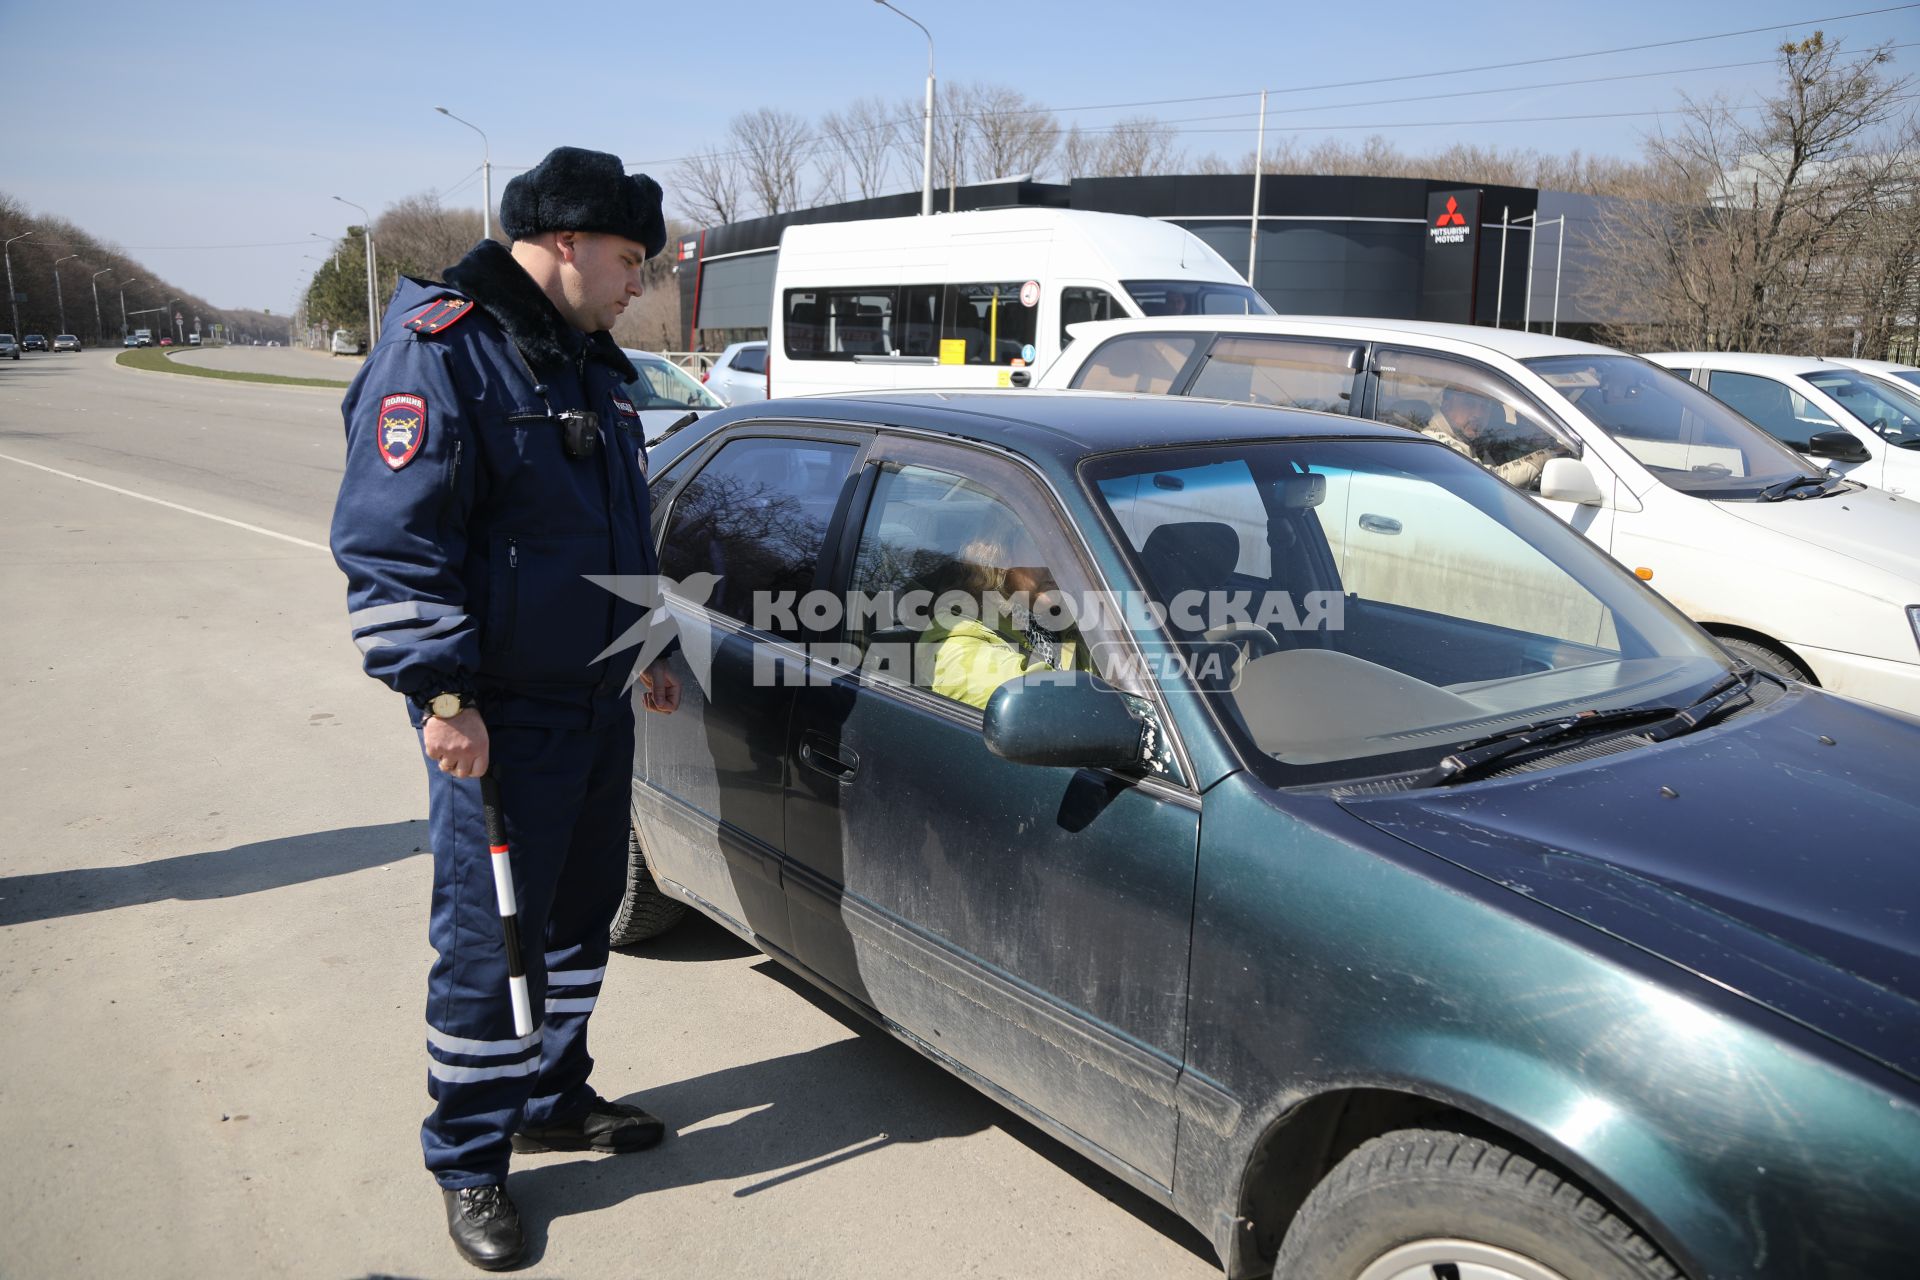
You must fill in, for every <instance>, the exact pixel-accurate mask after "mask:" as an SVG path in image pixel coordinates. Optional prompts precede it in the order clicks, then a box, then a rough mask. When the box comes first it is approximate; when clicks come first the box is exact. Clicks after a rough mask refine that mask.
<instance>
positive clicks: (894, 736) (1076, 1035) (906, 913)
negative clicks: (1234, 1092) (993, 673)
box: [787, 437, 1200, 1186]
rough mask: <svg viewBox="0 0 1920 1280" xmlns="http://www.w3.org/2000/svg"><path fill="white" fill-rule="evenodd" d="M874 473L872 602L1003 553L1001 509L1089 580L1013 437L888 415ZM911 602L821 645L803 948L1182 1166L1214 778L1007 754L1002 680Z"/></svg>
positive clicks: (1081, 1118)
mask: <svg viewBox="0 0 1920 1280" xmlns="http://www.w3.org/2000/svg"><path fill="white" fill-rule="evenodd" d="M860 491H861V494H862V497H861V498H860V499H859V500H858V501H857V502H856V504H855V506H856V509H857V510H859V511H860V512H861V514H860V516H859V518H858V520H857V522H856V521H855V520H854V519H852V518H850V520H849V523H848V527H847V533H846V536H845V539H844V541H843V546H842V550H841V555H840V560H841V563H842V564H843V565H844V566H845V570H844V577H845V579H846V581H847V585H848V587H849V590H850V593H851V594H850V599H851V600H852V601H853V602H855V603H856V604H858V603H861V602H864V601H871V600H875V599H883V598H886V597H887V596H888V595H891V596H892V597H893V598H895V599H896V600H900V601H904V602H905V603H906V604H908V605H909V606H911V605H912V603H913V601H912V600H911V598H910V593H912V592H915V591H926V592H929V593H931V594H933V595H935V596H940V595H944V594H945V591H946V590H947V588H946V587H943V586H941V584H942V582H945V581H948V579H946V578H944V577H943V575H949V574H952V573H957V572H963V571H968V567H969V566H973V565H975V562H976V561H979V562H985V561H986V560H989V559H991V554H990V553H989V552H985V551H981V550H978V548H979V547H981V546H982V545H983V543H984V541H990V539H983V533H984V531H987V530H990V529H997V530H1000V531H1002V532H1006V531H1008V530H1009V529H1012V530H1013V531H1014V532H1016V533H1017V534H1019V535H1020V536H1023V537H1025V538H1026V539H1027V545H1029V546H1030V547H1033V548H1035V549H1036V554H1037V555H1038V556H1041V557H1044V559H1045V563H1046V565H1047V566H1048V568H1049V569H1050V570H1051V572H1052V573H1053V575H1054V576H1055V577H1056V578H1057V579H1058V582H1059V585H1060V587H1061V589H1062V590H1064V591H1065V592H1066V593H1067V594H1068V595H1069V596H1072V597H1074V598H1084V593H1085V592H1086V591H1087V590H1088V589H1090V588H1091V586H1092V585H1093V582H1094V579H1093V575H1092V573H1091V571H1090V570H1089V569H1088V568H1087V562H1086V560H1085V559H1084V557H1083V555H1082V554H1081V553H1080V551H1079V550H1078V544H1077V542H1076V541H1075V540H1074V539H1072V538H1070V537H1069V536H1068V534H1067V531H1066V529H1065V527H1064V524H1063V522H1062V518H1061V512H1060V508H1059V506H1058V505H1057V504H1056V503H1055V501H1054V500H1053V499H1052V497H1051V496H1050V494H1049V492H1048V490H1047V489H1046V487H1045V486H1043V485H1041V484H1039V483H1038V482H1037V481H1036V480H1035V479H1034V478H1032V476H1031V475H1030V474H1028V473H1027V472H1025V471H1024V470H1023V469H1022V468H1020V467H1018V466H1016V465H1015V464H1013V463H1011V462H1008V461H1006V460H1005V459H1002V458H999V457H996V456H994V455H991V454H988V453H986V452H984V451H976V450H970V449H966V448H963V447H959V446H952V445H945V444H940V443H935V442H929V441H923V440H915V439H908V438H900V437H895V438H892V439H888V438H886V437H882V439H881V441H880V442H879V443H878V444H877V445H876V448H875V450H874V451H873V453H872V455H871V456H870V458H869V460H868V462H867V466H866V473H865V475H864V476H863V477H862V479H861V483H860ZM936 588H939V589H938V590H936ZM906 612H907V613H908V615H909V616H905V617H903V618H901V619H890V618H888V617H885V616H865V617H861V618H858V619H856V620H853V621H850V623H849V625H848V627H847V628H846V630H845V631H844V633H843V639H844V642H845V648H844V651H843V652H842V653H841V654H840V655H839V656H840V659H841V660H840V661H838V662H831V663H821V662H818V661H816V663H815V667H814V673H813V678H812V679H810V681H809V684H808V687H806V688H805V689H802V690H800V691H799V693H798V700H797V703H796V706H795V712H794V717H793V727H792V733H791V739H790V751H791V755H792V757H793V758H794V760H795V762H796V766H795V768H794V770H793V772H792V775H791V781H790V785H789V788H788V792H787V839H788V853H789V856H790V859H791V862H790V880H789V886H788V887H789V907H790V909H791V911H792V913H793V933H794V939H795V946H796V948H797V950H798V954H799V956H800V958H801V961H802V962H803V963H804V964H805V965H806V966H807V967H808V968H810V969H811V970H812V971H813V972H815V973H816V974H818V975H820V977H821V978H822V979H823V980H825V981H827V982H829V983H831V984H832V985H833V986H835V987H837V988H839V989H840V990H841V991H843V992H846V993H848V994H849V995H850V996H851V997H852V998H853V999H855V1000H857V1001H858V1002H860V1003H862V1004H864V1005H866V1006H868V1007H870V1008H872V1009H873V1010H875V1011H877V1012H878V1014H879V1015H880V1016H881V1017H883V1018H885V1019H886V1020H888V1021H889V1022H890V1023H892V1024H894V1025H896V1026H898V1027H899V1028H901V1029H903V1030H904V1031H905V1032H906V1033H907V1034H908V1035H909V1036H911V1037H912V1038H914V1039H915V1040H917V1041H918V1042H919V1043H921V1044H922V1045H924V1046H927V1047H928V1048H930V1049H931V1050H932V1051H934V1052H936V1053H937V1054H940V1055H942V1056H944V1057H946V1058H949V1059H951V1060H952V1061H954V1062H956V1063H958V1064H959V1065H960V1066H961V1067H962V1068H964V1069H965V1070H966V1071H968V1072H971V1073H974V1074H976V1075H977V1076H979V1077H980V1078H983V1079H984V1080H986V1081H987V1082H989V1083H990V1084H992V1085H993V1086H996V1087H997V1088H999V1089H1001V1090H1004V1091H1005V1092H1006V1093H1008V1094H1010V1095H1012V1096H1013V1097H1015V1098H1017V1099H1020V1100H1022V1101H1024V1102H1026V1103H1027V1104H1028V1105H1029V1106H1031V1107H1032V1108H1034V1109H1036V1110H1037V1111H1039V1112H1040V1113H1042V1114H1043V1115H1045V1116H1046V1117H1049V1118H1051V1119H1052V1120H1053V1121H1055V1122H1057V1123H1058V1124H1060V1125H1064V1126H1065V1127H1066V1128H1068V1129H1070V1130H1072V1131H1073V1132H1074V1133H1077V1134H1078V1135H1080V1136H1081V1137H1082V1138H1084V1139H1086V1140H1088V1141H1091V1142H1092V1143H1094V1144H1096V1145H1098V1146H1100V1147H1102V1148H1104V1149H1105V1150H1106V1151H1108V1152H1110V1153H1111V1154H1112V1155H1114V1156H1116V1157H1118V1158H1119V1159H1121V1160H1123V1161H1125V1162H1126V1163H1128V1164H1130V1165H1132V1166H1133V1167H1134V1168H1135V1169H1137V1170H1139V1171H1140V1172H1141V1173H1142V1174H1144V1175H1145V1176H1146V1177H1148V1178H1150V1179H1152V1180H1153V1181H1155V1182H1157V1183H1159V1184H1161V1185H1162V1186H1166V1185H1169V1184H1170V1181H1171V1177H1172V1159H1173V1150H1174V1137H1175V1129H1176V1112H1175V1107H1174V1082H1175V1080H1176V1078H1177V1076H1178V1074H1179V1069H1180V1061H1181V1044H1182V1036H1183V1030H1184V1025H1185V1019H1186V964H1187V952H1188V945H1189V940H1190V920H1191V916H1192V906H1193V883H1194V859H1195V852H1196V847H1197V841H1198V836H1199V808H1200V806H1199V801H1198V798H1197V797H1196V796H1195V795H1193V794H1192V793H1191V792H1190V791H1189V790H1187V789H1186V788H1185V787H1184V786H1182V785H1180V783H1179V781H1178V778H1179V769H1178V767H1177V766H1169V768H1170V770H1171V776H1170V777H1168V778H1161V777H1151V776H1149V777H1140V776H1131V775H1122V774H1118V773H1113V772H1108V771H1102V770H1074V769H1063V768H1043V767H1038V766H1032V765H1021V764H1013V763H1010V762H1008V761H1005V760H1002V759H1000V758H998V757H996V756H994V755H993V754H991V753H990V752H989V751H988V750H987V748H986V746H985V743H984V742H983V740H982V737H981V710H980V706H981V704H984V702H985V699H986V696H987V693H988V692H989V690H988V689H987V687H986V686H985V685H982V684H977V683H976V684H975V685H973V686H971V687H967V688H954V687H952V686H951V685H948V684H945V683H943V681H945V680H946V679H948V678H949V676H950V674H951V672H950V670H949V669H948V668H947V667H945V666H943V665H942V662H943V659H942V656H941V651H940V648H939V646H938V645H930V644H929V643H928V642H927V637H928V636H929V635H930V634H936V633H935V632H932V631H930V630H929V628H928V627H927V626H926V623H927V621H928V620H927V619H926V618H925V617H924V616H921V617H914V616H911V610H910V609H909V610H908V611H906ZM890 622H892V623H893V625H889V623H890ZM1117 625H1118V621H1117V619H1112V618H1109V619H1105V620H1100V621H1090V622H1089V629H1088V631H1086V632H1085V633H1077V632H1076V633H1074V634H1073V636H1072V638H1071V639H1069V640H1067V641H1065V642H1063V643H1062V644H1061V645H1060V646H1059V652H1058V653H1057V654H1056V655H1055V658H1056V661H1058V662H1060V663H1062V664H1063V665H1073V666H1076V667H1085V666H1086V665H1088V664H1092V663H1100V662H1101V661H1103V660H1102V658H1101V657H1100V656H1099V655H1098V654H1097V652H1096V648H1097V647H1099V646H1103V645H1108V644H1111V643H1113V641H1112V639H1111V637H1112V636H1113V635H1114V634H1115V633H1113V632H1111V631H1103V630H1101V628H1103V627H1110V626H1117ZM955 634H958V633H955ZM1103 637H1104V638H1103ZM948 643H952V640H949V641H948ZM1102 669H1103V670H1104V669H1106V668H1104V667H1103V668H1102ZM963 698H965V699H971V701H968V700H963ZM1143 705H1144V704H1143Z"/></svg>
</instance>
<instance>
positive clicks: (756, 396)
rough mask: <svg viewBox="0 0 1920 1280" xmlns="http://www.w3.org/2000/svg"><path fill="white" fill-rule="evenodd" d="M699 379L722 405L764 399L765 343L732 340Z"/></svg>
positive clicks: (765, 393)
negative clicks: (730, 344)
mask: <svg viewBox="0 0 1920 1280" xmlns="http://www.w3.org/2000/svg"><path fill="white" fill-rule="evenodd" d="M701 381H703V382H705V383H706V384H707V390H709V391H711V392H713V394H715V395H716V396H719V397H720V399H721V400H722V401H723V402H724V403H726V404H746V403H748V402H750V401H753V400H765V399H766V398H767V344H766V343H765V342H764V341H761V342H736V343H734V344H733V345H732V346H730V347H728V348H727V349H726V350H724V351H722V352H721V353H720V358H719V359H718V360H715V361H714V362H713V368H711V369H709V370H707V376H706V377H705V378H703V379H701Z"/></svg>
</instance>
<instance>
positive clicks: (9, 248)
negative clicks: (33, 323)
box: [0, 231, 33, 334]
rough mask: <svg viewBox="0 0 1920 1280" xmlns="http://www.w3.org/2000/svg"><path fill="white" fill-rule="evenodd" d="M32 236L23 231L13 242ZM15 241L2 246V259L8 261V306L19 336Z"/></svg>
mask: <svg viewBox="0 0 1920 1280" xmlns="http://www.w3.org/2000/svg"><path fill="white" fill-rule="evenodd" d="M32 234H33V232H31V231H22V232H21V233H20V234H19V235H17V236H15V237H14V238H13V240H25V239H26V238H27V237H28V236H30V235H32ZM13 240H9V241H7V242H6V243H5V244H4V245H0V257H4V258H5V259H6V260H7V305H8V306H9V307H11V308H13V331H14V333H16V334H18V333H19V332H20V304H19V303H18V302H17V301H15V300H14V296H13Z"/></svg>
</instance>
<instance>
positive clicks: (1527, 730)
mask: <svg viewBox="0 0 1920 1280" xmlns="http://www.w3.org/2000/svg"><path fill="white" fill-rule="evenodd" d="M1751 674H1752V669H1751V668H1748V667H1740V668H1737V669H1736V670H1735V671H1734V672H1733V674H1731V675H1729V676H1727V677H1726V678H1725V679H1723V680H1721V681H1719V682H1718V683H1716V684H1715V685H1714V686H1713V688H1711V689H1709V690H1707V692H1706V694H1705V695H1704V696H1703V697H1701V698H1700V700H1699V701H1697V702H1694V703H1692V704H1690V705H1688V706H1685V707H1682V708H1680V709H1679V710H1677V711H1676V710H1675V709H1674V708H1672V707H1657V706H1634V707H1616V708H1614V709H1612V710H1610V711H1579V712H1575V713H1574V714H1572V715H1565V716H1556V717H1554V718H1553V719H1550V720H1539V721H1536V722H1534V723H1533V724H1525V725H1521V726H1520V727H1519V728H1517V729H1508V730H1507V731H1506V732H1504V733H1498V734H1495V735H1494V736H1492V737H1490V738H1481V739H1479V740H1478V741H1475V742H1469V743H1467V744H1466V745H1465V746H1464V747H1462V748H1460V749H1459V750H1458V751H1455V752H1454V753H1453V754H1452V755H1450V756H1447V757H1446V758H1445V759H1443V760H1442V761H1440V763H1439V764H1436V765H1434V766H1433V768H1431V769H1429V770H1427V771H1426V772H1425V773H1423V774H1421V775H1420V776H1419V777H1417V778H1415V779H1414V780H1413V781H1412V783H1411V784H1410V785H1411V786H1414V787H1445V786H1451V785H1452V784H1453V783H1456V782H1465V781H1467V780H1468V779H1469V778H1472V777H1475V776H1477V775H1479V774H1482V773H1485V772H1486V771H1487V768H1488V767H1489V766H1490V765H1494V764H1497V763H1498V762H1500V761H1501V760H1504V759H1506V758H1507V757H1508V756H1511V755H1514V754H1516V753H1518V752H1521V751H1527V750H1530V749H1532V748H1534V747H1543V746H1548V745H1550V744H1552V743H1555V742H1561V741H1564V740H1565V739H1568V738H1577V737H1584V736H1585V735H1587V734H1589V733H1600V732H1604V731H1607V730H1611V729H1617V728H1619V727H1621V726H1622V725H1625V724H1631V723H1633V722H1635V721H1644V720H1653V721H1656V723H1655V724H1653V725H1652V726H1651V727H1650V728H1649V729H1648V730H1647V738H1648V739H1649V740H1650V741H1653V742H1664V741H1666V740H1667V739H1668V738H1675V737H1678V736H1680V735H1681V734H1683V733H1691V732H1693V730H1695V729H1698V728H1700V727H1701V726H1703V725H1704V724H1706V722H1707V721H1709V720H1711V719H1712V718H1713V717H1714V716H1716V715H1718V714H1719V713H1720V712H1721V711H1723V710H1726V709H1727V708H1728V706H1730V705H1731V704H1732V702H1733V700H1734V699H1735V698H1738V697H1741V696H1743V695H1745V694H1746V692H1747V686H1748V680H1747V677H1748V676H1749V675H1751Z"/></svg>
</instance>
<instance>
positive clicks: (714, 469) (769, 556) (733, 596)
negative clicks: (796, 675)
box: [660, 437, 854, 638]
mask: <svg viewBox="0 0 1920 1280" xmlns="http://www.w3.org/2000/svg"><path fill="white" fill-rule="evenodd" d="M853 455H854V447H853V446H852V445H850V444H840V443H836V442H831V441H822V440H784V439H770V438H761V437H749V438H745V439H737V440H732V441H729V442H728V443H726V444H725V445H723V446H721V448H720V450H719V452H717V453H715V454H714V455H713V457H712V458H711V459H710V460H709V461H708V462H707V464H706V465H705V466H704V467H702V468H701V469H700V473H699V474H698V475H696V476H694V477H693V479H691V480H690V481H688V482H687V485H686V487H685V488H684V489H682V490H681V491H680V492H679V494H678V496H677V498H676V499H675V501H674V504H673V514H672V516H671V518H670V519H669V521H668V524H667V533H666V537H665V538H664V539H662V541H661V546H660V572H661V573H663V574H664V575H666V576H667V577H669V578H671V579H673V580H674V581H675V582H680V583H687V582H688V581H689V580H690V579H693V578H694V576H695V575H697V574H712V575H714V579H715V580H714V582H713V585H712V590H711V592H710V593H709V594H708V595H707V597H706V600H707V603H708V604H709V605H710V606H711V607H713V608H714V609H717V610H719V611H720V612H721V613H724V614H726V615H727V616H729V617H731V618H734V619H736V620H738V621H740V622H743V623H747V624H748V625H755V624H756V621H758V622H763V623H766V624H767V625H766V626H765V627H764V629H766V630H770V631H774V632H776V633H777V634H780V635H784V636H787V637H789V638H796V632H795V629H794V628H793V627H791V626H786V625H777V620H778V618H779V617H780V612H779V611H778V610H775V609H773V608H772V605H773V604H774V602H775V601H776V600H777V598H778V597H779V596H780V595H781V594H782V593H784V592H792V593H795V594H796V595H797V594H799V593H803V592H806V591H808V590H810V589H811V588H812V586H813V575H814V565H815V564H816V563H817V562H818V561H819V559H820V553H821V546H822V543H823V541H824V540H825V538H826V531H827V524H828V522H829V521H830V520H831V519H832V518H833V509H834V505H835V504H836V503H837V502H838V501H839V498H840V490H841V488H842V486H843V483H844V482H845V480H846V475H847V467H848V464H849V463H851V461H852V460H853ZM693 594H694V595H695V596H696V597H697V596H698V592H697V590H696V591H694V592H693ZM756 605H758V606H759V611H758V613H757V614H756ZM788 616H791V614H790V611H789V613H788ZM770 619H772V620H774V621H769V620H770Z"/></svg>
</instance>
